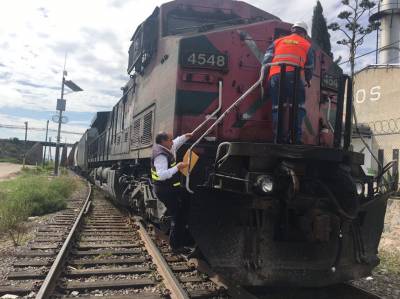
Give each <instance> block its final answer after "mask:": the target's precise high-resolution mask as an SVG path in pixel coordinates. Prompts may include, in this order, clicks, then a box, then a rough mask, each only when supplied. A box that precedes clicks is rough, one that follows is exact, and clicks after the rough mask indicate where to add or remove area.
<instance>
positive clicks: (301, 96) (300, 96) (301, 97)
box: [269, 72, 306, 143]
mask: <svg viewBox="0 0 400 299" xmlns="http://www.w3.org/2000/svg"><path fill="white" fill-rule="evenodd" d="M285 81H286V82H285V83H286V84H285V93H286V101H285V102H286V103H287V102H288V101H289V103H290V102H291V101H292V98H293V84H294V73H293V72H287V73H286V80H285ZM279 83H280V74H277V75H274V76H272V77H271V78H270V80H269V91H270V96H271V99H272V123H273V130H274V140H275V137H276V134H277V128H278V103H279V85H280V84H279ZM305 101H306V91H305V89H304V82H303V80H301V79H300V82H299V83H298V88H297V104H298V110H297V111H298V116H297V120H298V123H297V132H296V139H297V140H296V142H297V143H298V142H300V141H301V133H302V130H301V126H302V124H303V120H304V117H305V116H306V110H305V107H304V104H305ZM283 138H284V141H288V140H289V134H288V132H286V133H284V136H283Z"/></svg>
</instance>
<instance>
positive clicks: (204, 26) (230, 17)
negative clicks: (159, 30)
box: [163, 8, 247, 36]
mask: <svg viewBox="0 0 400 299" xmlns="http://www.w3.org/2000/svg"><path fill="white" fill-rule="evenodd" d="M203 10H205V8H203ZM207 10H208V11H197V10H193V9H185V10H184V9H180V8H178V9H175V10H173V11H171V12H169V13H168V15H167V17H166V20H164V26H163V27H164V29H163V35H164V36H167V35H176V34H183V33H189V32H204V31H208V30H212V29H214V28H219V27H226V26H230V25H235V24H241V23H243V22H245V21H247V20H245V19H243V18H241V17H240V16H238V15H236V14H234V13H233V12H232V11H231V10H222V9H213V10H212V11H210V9H207Z"/></svg>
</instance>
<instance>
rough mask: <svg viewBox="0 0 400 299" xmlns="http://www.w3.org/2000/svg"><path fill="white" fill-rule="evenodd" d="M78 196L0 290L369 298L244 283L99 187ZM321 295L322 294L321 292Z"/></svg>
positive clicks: (151, 296)
mask: <svg viewBox="0 0 400 299" xmlns="http://www.w3.org/2000/svg"><path fill="white" fill-rule="evenodd" d="M90 194H91V192H90V193H89V195H88V196H87V197H86V198H85V199H84V200H80V201H72V202H70V203H69V207H68V209H67V210H65V211H64V212H63V213H62V214H61V215H59V216H57V217H56V218H55V219H54V220H53V221H52V222H51V223H50V224H48V225H47V226H46V227H41V228H39V229H38V233H37V235H36V238H35V242H34V243H32V244H31V246H30V249H29V250H27V251H24V252H23V253H21V254H20V259H19V260H17V261H16V263H15V264H14V268H15V269H16V271H14V272H11V273H9V275H8V282H9V284H8V285H3V286H0V296H1V295H3V294H17V295H20V296H27V297H30V298H33V297H36V298H38V299H41V298H50V297H51V298H79V297H82V298H83V297H84V298H94V297H99V296H101V297H103V298H104V297H105V298H109V299H122V298H144V299H159V298H178V299H182V298H185V299H186V298H245V299H255V298H257V299H262V298H265V299H273V298H285V299H287V298H307V299H310V298H355V299H357V298H365V299H378V298H379V297H378V296H375V295H373V294H370V293H367V292H365V291H363V290H361V289H357V288H356V287H354V286H350V285H344V284H343V285H338V286H332V287H330V288H326V289H313V290H312V289H297V290H294V291H293V290H291V291H289V290H285V289H284V290H282V289H279V288H258V289H248V290H245V289H243V288H241V287H239V286H236V285H235V284H230V283H229V282H227V281H224V280H223V279H221V277H219V276H218V275H215V274H214V273H212V271H211V270H210V269H209V268H208V267H207V266H206V265H205V264H204V263H202V262H201V261H197V260H190V261H189V262H188V261H186V259H184V258H183V257H182V256H177V255H174V254H172V252H171V250H170V248H169V246H168V244H167V243H166V242H165V241H162V240H161V239H160V238H158V237H157V234H156V233H155V231H154V230H153V229H152V227H151V226H149V227H147V228H146V227H145V226H144V225H143V224H142V223H141V221H140V219H138V218H132V217H129V215H126V214H123V213H122V212H121V211H120V210H118V209H117V208H115V207H114V206H113V205H112V204H111V203H110V202H109V201H107V200H106V199H105V198H104V195H103V194H102V193H100V192H98V191H94V193H93V196H92V197H91V196H90ZM321 296H322V297H321Z"/></svg>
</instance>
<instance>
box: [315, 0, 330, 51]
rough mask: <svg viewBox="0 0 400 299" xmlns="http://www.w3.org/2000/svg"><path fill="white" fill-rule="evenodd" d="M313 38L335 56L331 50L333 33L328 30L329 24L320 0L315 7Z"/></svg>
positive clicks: (323, 48)
mask: <svg viewBox="0 0 400 299" xmlns="http://www.w3.org/2000/svg"><path fill="white" fill-rule="evenodd" d="M311 38H312V39H313V40H314V41H315V42H316V43H317V44H318V45H319V46H320V47H321V48H322V50H324V51H325V52H326V53H327V54H329V56H331V57H332V56H333V54H332V51H331V40H330V38H331V35H330V34H329V32H328V26H327V24H326V19H325V17H324V10H323V8H322V5H321V2H319V0H318V1H317V4H316V5H315V7H314V13H313V17H312V28H311Z"/></svg>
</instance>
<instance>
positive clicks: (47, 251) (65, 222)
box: [0, 184, 91, 297]
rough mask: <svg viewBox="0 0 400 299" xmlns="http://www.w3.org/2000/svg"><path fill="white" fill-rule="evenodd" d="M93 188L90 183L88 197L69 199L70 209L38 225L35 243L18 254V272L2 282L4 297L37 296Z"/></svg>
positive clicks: (68, 207)
mask: <svg viewBox="0 0 400 299" xmlns="http://www.w3.org/2000/svg"><path fill="white" fill-rule="evenodd" d="M90 190H91V187H90V184H88V194H87V196H83V197H81V198H77V199H74V200H68V202H67V209H65V210H63V211H62V212H60V213H58V214H57V215H56V216H55V217H53V218H52V219H51V220H50V221H49V223H47V224H43V225H41V226H39V227H38V229H37V232H36V234H35V237H34V239H33V242H30V243H29V244H28V247H27V249H26V250H24V251H22V252H19V253H18V254H17V260H16V261H15V262H14V264H13V267H14V271H12V272H10V273H9V274H8V277H7V281H4V282H0V296H2V295H4V294H17V295H21V296H23V295H28V294H29V296H30V297H35V296H36V293H37V290H38V289H39V288H40V286H41V285H42V284H43V282H44V280H45V278H46V275H47V273H48V272H49V270H50V268H51V266H52V265H53V264H54V263H55V261H56V258H57V255H58V253H59V251H60V250H61V248H62V247H63V244H64V243H65V241H66V239H67V238H68V235H69V233H70V231H71V228H72V227H73V225H74V223H75V222H76V220H77V218H78V216H79V214H80V212H81V210H82V208H83V207H84V205H85V204H86V202H87V201H88V200H89V198H90Z"/></svg>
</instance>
